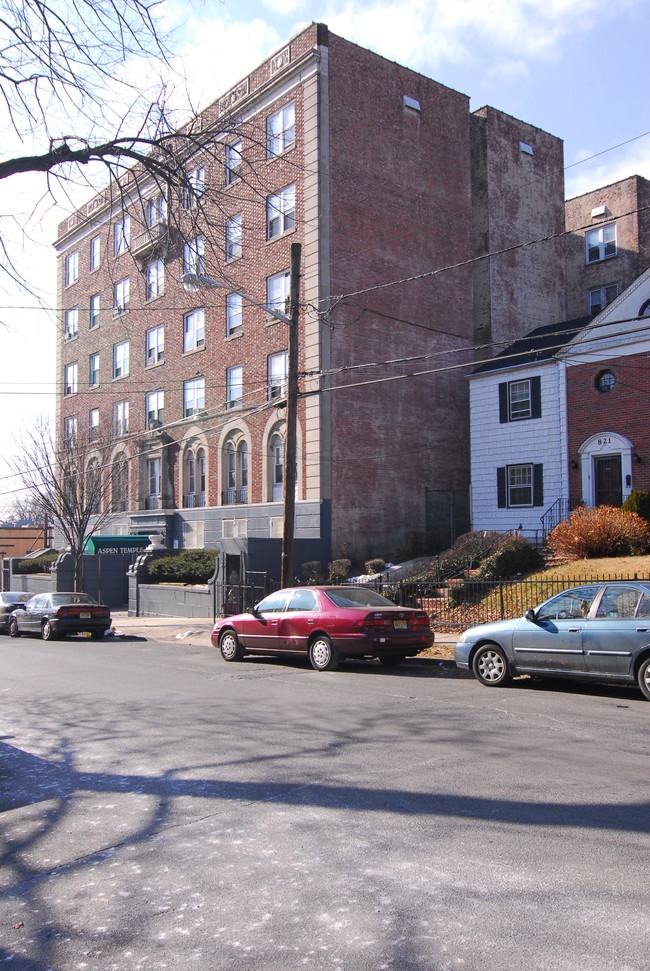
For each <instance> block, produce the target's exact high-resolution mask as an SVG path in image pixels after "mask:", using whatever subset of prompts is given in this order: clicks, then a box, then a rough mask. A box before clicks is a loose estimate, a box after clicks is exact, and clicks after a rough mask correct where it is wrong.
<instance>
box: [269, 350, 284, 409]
mask: <svg viewBox="0 0 650 971" xmlns="http://www.w3.org/2000/svg"><path fill="white" fill-rule="evenodd" d="M287 366H288V355H287V352H286V351H281V352H280V353H279V354H270V355H269V358H268V378H269V385H268V397H269V401H273V399H274V398H283V397H285V395H286V393H287Z"/></svg>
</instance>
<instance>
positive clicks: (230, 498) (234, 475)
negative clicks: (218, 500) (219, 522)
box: [222, 433, 248, 506]
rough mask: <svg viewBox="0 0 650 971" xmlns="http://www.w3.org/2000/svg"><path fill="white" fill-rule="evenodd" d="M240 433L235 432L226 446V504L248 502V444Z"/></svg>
mask: <svg viewBox="0 0 650 971" xmlns="http://www.w3.org/2000/svg"><path fill="white" fill-rule="evenodd" d="M239 434H240V433H235V434H234V435H233V437H231V438H229V439H228V441H227V442H226V444H225V446H224V453H223V478H224V484H225V489H224V492H223V496H222V504H223V505H224V506H232V505H234V504H239V503H245V502H248V445H247V444H246V441H245V439H244V438H240V439H239V441H238V437H239Z"/></svg>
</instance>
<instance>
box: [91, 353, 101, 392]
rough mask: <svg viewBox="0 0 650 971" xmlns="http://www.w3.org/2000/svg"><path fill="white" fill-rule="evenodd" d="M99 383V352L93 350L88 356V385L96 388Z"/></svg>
mask: <svg viewBox="0 0 650 971" xmlns="http://www.w3.org/2000/svg"><path fill="white" fill-rule="evenodd" d="M98 384H99V354H98V353H97V352H95V353H94V354H91V355H90V357H89V358H88V385H89V387H91V388H96V387H97V385H98Z"/></svg>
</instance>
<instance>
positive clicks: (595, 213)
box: [591, 206, 607, 219]
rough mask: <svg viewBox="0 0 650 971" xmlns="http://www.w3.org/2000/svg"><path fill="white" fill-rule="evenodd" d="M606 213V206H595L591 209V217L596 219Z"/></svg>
mask: <svg viewBox="0 0 650 971" xmlns="http://www.w3.org/2000/svg"><path fill="white" fill-rule="evenodd" d="M606 215H607V206H596V208H595V209H592V210H591V218H592V219H598V218H600V217H601V216H606Z"/></svg>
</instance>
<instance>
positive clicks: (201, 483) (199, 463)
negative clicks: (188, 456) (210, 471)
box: [196, 448, 205, 506]
mask: <svg viewBox="0 0 650 971" xmlns="http://www.w3.org/2000/svg"><path fill="white" fill-rule="evenodd" d="M196 474H197V483H196V484H197V496H198V505H199V506H205V452H204V450H203V449H202V448H200V449H199V450H198V452H197V453H196Z"/></svg>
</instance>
